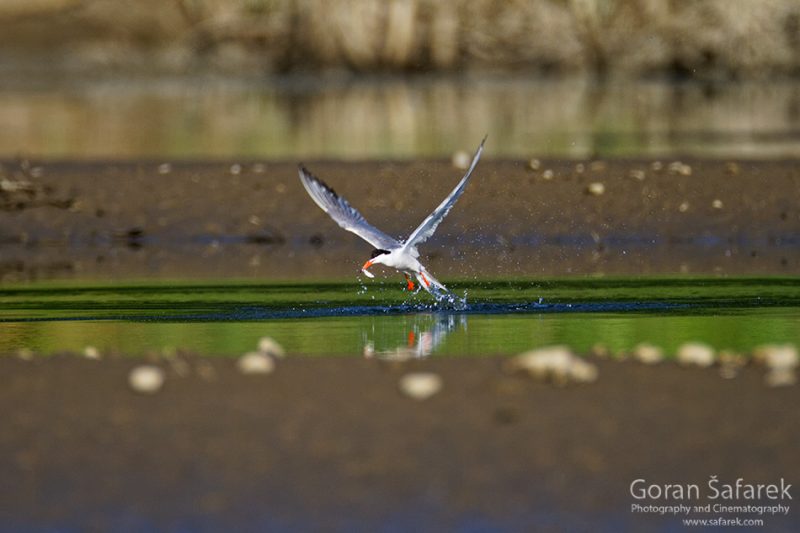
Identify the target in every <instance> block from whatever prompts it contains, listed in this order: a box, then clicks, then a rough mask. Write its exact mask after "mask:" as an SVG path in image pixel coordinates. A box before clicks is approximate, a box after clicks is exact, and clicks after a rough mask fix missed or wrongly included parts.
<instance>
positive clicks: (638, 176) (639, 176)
mask: <svg viewBox="0 0 800 533" xmlns="http://www.w3.org/2000/svg"><path fill="white" fill-rule="evenodd" d="M630 177H632V178H633V179H635V180H638V181H644V178H645V177H646V174H645V173H644V170H639V169H634V170H631V172H630Z"/></svg>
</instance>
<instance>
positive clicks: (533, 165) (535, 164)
mask: <svg viewBox="0 0 800 533" xmlns="http://www.w3.org/2000/svg"><path fill="white" fill-rule="evenodd" d="M541 166H542V162H541V161H539V160H538V159H536V158H534V159H531V160H530V161H528V168H529V169H531V170H539V168H541Z"/></svg>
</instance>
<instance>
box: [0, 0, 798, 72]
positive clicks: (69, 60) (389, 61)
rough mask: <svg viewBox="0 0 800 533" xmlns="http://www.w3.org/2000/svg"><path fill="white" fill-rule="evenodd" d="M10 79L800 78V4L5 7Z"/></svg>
mask: <svg viewBox="0 0 800 533" xmlns="http://www.w3.org/2000/svg"><path fill="white" fill-rule="evenodd" d="M0 33H2V35H3V39H2V44H0V66H5V67H6V68H34V69H35V68H44V69H53V68H64V69H74V68H79V69H85V68H101V69H102V68H108V67H117V68H140V69H147V70H153V69H155V70H164V71H178V72H182V71H187V70H194V69H200V68H202V69H208V68H210V69H214V70H223V71H237V72H238V71H254V72H266V73H278V72H287V71H297V70H314V71H316V70H319V69H334V70H346V71H357V72H373V71H401V72H407V71H452V70H506V71H507V70H517V71H519V70H525V71H527V72H546V73H551V72H555V73H570V72H595V73H598V74H601V75H605V74H617V73H624V74H636V75H651V74H656V73H662V74H663V73H667V74H679V75H685V76H687V77H712V78H738V77H758V76H765V75H774V74H795V75H796V74H797V73H798V72H800V2H798V1H797V0H694V1H688V0H509V1H497V0H446V1H445V0H387V1H368V0H227V1H225V0H174V1H165V0H137V1H136V2H128V1H124V0H0Z"/></svg>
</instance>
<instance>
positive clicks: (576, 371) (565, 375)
mask: <svg viewBox="0 0 800 533" xmlns="http://www.w3.org/2000/svg"><path fill="white" fill-rule="evenodd" d="M508 366H509V368H510V369H511V370H523V371H525V372H527V373H528V374H530V375H531V376H532V377H534V378H536V379H550V380H552V381H553V382H554V383H556V384H558V385H566V384H567V383H569V382H570V381H572V382H574V383H590V382H593V381H596V380H597V376H598V372H597V367H596V366H595V365H593V364H592V363H590V362H589V361H586V360H585V359H581V358H580V357H577V356H576V355H575V354H574V353H572V350H570V349H569V348H568V347H567V346H561V345H558V346H546V347H544V348H538V349H536V350H530V351H528V352H525V353H522V354H520V355H517V356H516V357H514V358H512V359H511V360H510V361H509V363H508Z"/></svg>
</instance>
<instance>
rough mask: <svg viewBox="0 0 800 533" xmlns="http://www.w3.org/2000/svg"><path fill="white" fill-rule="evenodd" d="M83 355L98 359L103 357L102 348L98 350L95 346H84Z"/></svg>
mask: <svg viewBox="0 0 800 533" xmlns="http://www.w3.org/2000/svg"><path fill="white" fill-rule="evenodd" d="M83 356H84V357H85V358H86V359H94V360H98V359H100V358H101V355H100V350H98V349H97V348H95V347H94V346H87V347H86V348H84V349H83Z"/></svg>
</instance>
